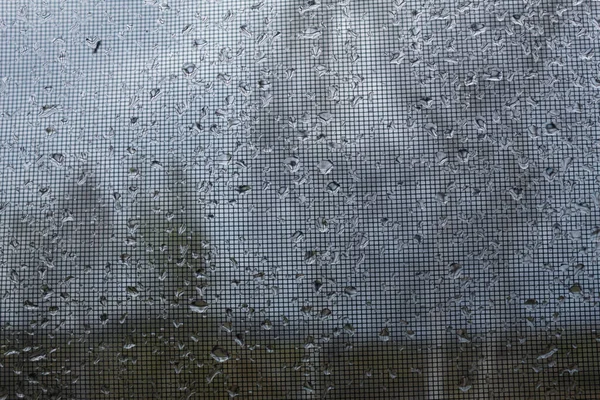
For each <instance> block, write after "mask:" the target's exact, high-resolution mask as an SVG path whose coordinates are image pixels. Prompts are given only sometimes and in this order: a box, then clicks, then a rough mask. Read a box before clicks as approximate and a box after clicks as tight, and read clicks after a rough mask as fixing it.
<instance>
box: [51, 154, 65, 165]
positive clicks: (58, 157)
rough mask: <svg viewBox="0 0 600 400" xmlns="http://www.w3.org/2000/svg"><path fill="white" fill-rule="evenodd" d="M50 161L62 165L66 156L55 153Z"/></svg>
mask: <svg viewBox="0 0 600 400" xmlns="http://www.w3.org/2000/svg"><path fill="white" fill-rule="evenodd" d="M50 159H51V160H52V162H53V163H55V164H56V165H62V163H63V162H64V161H65V156H64V155H63V154H61V153H54V154H52V156H50Z"/></svg>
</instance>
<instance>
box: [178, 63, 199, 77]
mask: <svg viewBox="0 0 600 400" xmlns="http://www.w3.org/2000/svg"><path fill="white" fill-rule="evenodd" d="M181 69H182V70H183V73H184V74H186V75H187V76H190V75H192V74H193V73H194V72H196V64H194V63H187V64H183V67H182V68H181Z"/></svg>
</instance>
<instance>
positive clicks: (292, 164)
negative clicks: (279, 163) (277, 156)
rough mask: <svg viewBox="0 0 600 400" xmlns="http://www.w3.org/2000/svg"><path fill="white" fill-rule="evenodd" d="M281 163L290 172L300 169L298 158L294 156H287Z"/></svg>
mask: <svg viewBox="0 0 600 400" xmlns="http://www.w3.org/2000/svg"><path fill="white" fill-rule="evenodd" d="M283 163H284V164H285V166H286V167H287V169H289V170H290V172H296V171H298V170H299V169H300V160H298V159H297V158H296V157H287V158H286V159H285V160H283Z"/></svg>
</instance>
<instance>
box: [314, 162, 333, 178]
mask: <svg viewBox="0 0 600 400" xmlns="http://www.w3.org/2000/svg"><path fill="white" fill-rule="evenodd" d="M317 168H318V169H319V171H320V172H321V173H322V174H323V175H327V174H328V173H330V172H331V170H332V169H333V163H332V162H331V161H329V160H322V161H319V163H318V164H317Z"/></svg>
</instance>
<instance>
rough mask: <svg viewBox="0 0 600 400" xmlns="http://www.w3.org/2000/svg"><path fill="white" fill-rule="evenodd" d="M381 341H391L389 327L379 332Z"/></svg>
mask: <svg viewBox="0 0 600 400" xmlns="http://www.w3.org/2000/svg"><path fill="white" fill-rule="evenodd" d="M379 340H381V341H382V342H387V341H389V340H390V330H389V329H388V328H387V327H385V328H383V329H382V330H381V331H379Z"/></svg>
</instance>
